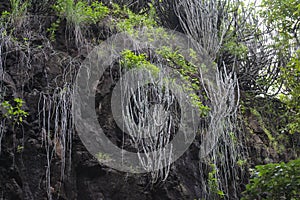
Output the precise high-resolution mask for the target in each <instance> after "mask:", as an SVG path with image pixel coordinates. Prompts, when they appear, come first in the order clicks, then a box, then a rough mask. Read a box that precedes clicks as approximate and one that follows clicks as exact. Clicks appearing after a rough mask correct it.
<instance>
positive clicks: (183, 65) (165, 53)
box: [156, 46, 210, 117]
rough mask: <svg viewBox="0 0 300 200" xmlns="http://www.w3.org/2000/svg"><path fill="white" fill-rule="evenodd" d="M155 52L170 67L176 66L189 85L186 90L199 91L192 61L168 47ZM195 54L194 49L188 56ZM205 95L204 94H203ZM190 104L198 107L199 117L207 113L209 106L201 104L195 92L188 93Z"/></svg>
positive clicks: (195, 70)
mask: <svg viewBox="0 0 300 200" xmlns="http://www.w3.org/2000/svg"><path fill="white" fill-rule="evenodd" d="M156 53H157V54H159V55H161V56H162V57H163V58H164V59H165V60H166V61H167V62H168V65H169V66H170V67H172V68H177V69H178V70H179V72H180V74H181V75H182V77H183V79H184V80H186V81H187V82H188V83H190V84H189V85H185V89H186V90H187V91H199V90H200V89H201V88H200V81H199V80H198V78H197V77H195V75H196V74H197V72H198V71H197V67H196V66H194V65H193V64H192V63H189V62H187V61H186V59H185V58H184V56H183V55H181V54H180V53H178V51H173V50H172V49H171V48H170V47H166V46H164V47H162V48H160V49H158V50H157V51H156ZM194 55H195V52H194V51H192V50H191V51H190V56H191V57H193V56H194ZM204 96H205V95H204ZM190 98H191V102H192V104H193V105H194V106H195V107H197V108H198V110H199V112H200V116H201V117H205V116H207V115H208V113H209V111H210V108H209V107H208V106H206V105H203V103H202V101H201V99H200V97H199V96H198V95H196V94H195V93H191V94H190Z"/></svg>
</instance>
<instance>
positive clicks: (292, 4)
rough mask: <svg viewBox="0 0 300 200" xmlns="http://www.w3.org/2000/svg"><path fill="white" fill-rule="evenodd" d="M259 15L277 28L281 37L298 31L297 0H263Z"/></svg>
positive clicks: (298, 8)
mask: <svg viewBox="0 0 300 200" xmlns="http://www.w3.org/2000/svg"><path fill="white" fill-rule="evenodd" d="M262 7H263V11H262V12H261V15H262V16H263V17H264V18H266V19H267V22H268V23H269V24H270V25H273V26H274V27H276V28H277V30H278V32H279V33H280V35H281V36H282V37H285V38H287V39H288V38H291V37H294V36H295V35H294V34H295V33H296V32H298V31H299V24H298V20H299V18H300V2H299V0H263V1H262Z"/></svg>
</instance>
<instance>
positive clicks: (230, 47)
mask: <svg viewBox="0 0 300 200" xmlns="http://www.w3.org/2000/svg"><path fill="white" fill-rule="evenodd" d="M223 48H224V50H225V51H228V52H229V53H230V54H232V55H234V56H236V57H238V58H245V57H246V56H247V53H248V48H247V46H246V45H244V44H242V43H238V42H236V41H234V40H232V39H231V40H230V41H228V42H226V43H225V44H224V47H223Z"/></svg>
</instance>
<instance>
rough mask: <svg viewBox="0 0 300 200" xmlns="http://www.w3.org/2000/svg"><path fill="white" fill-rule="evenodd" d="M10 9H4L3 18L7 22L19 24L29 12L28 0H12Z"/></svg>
mask: <svg viewBox="0 0 300 200" xmlns="http://www.w3.org/2000/svg"><path fill="white" fill-rule="evenodd" d="M10 6H11V10H10V11H7V10H6V11H3V12H2V14H1V19H2V20H3V19H4V20H5V21H6V22H8V21H10V22H11V23H12V24H14V25H18V24H19V23H20V22H21V21H22V20H23V18H24V16H25V15H26V13H27V8H28V6H29V1H28V0H10Z"/></svg>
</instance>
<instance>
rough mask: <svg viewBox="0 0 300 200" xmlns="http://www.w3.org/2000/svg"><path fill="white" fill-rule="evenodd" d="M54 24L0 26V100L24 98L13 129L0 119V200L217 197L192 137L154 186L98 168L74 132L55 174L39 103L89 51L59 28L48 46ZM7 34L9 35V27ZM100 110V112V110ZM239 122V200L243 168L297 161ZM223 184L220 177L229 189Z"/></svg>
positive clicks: (56, 156)
mask: <svg viewBox="0 0 300 200" xmlns="http://www.w3.org/2000/svg"><path fill="white" fill-rule="evenodd" d="M8 2H9V1H8V0H6V1H4V2H3V1H2V2H1V3H0V13H1V12H2V11H3V10H6V9H7V8H8V7H9V3H8ZM48 2H51V1H48ZM36 7H38V6H36ZM38 8H41V7H38ZM35 12H36V13H40V12H42V11H40V10H37V11H35ZM55 20H56V18H55V17H49V18H43V17H34V16H28V17H26V19H25V20H24V22H23V24H21V25H20V26H19V27H15V29H13V34H14V36H15V38H11V37H9V36H7V35H4V34H3V29H2V27H0V31H1V32H0V48H1V52H2V53H1V52H0V61H1V65H0V67H1V70H2V71H3V72H5V77H6V79H3V78H2V79H0V82H1V94H2V93H3V95H4V99H6V100H11V99H13V98H15V97H20V98H22V99H24V101H25V102H26V104H25V105H24V109H25V110H26V111H28V112H29V116H28V117H27V119H26V120H25V121H24V122H23V123H22V124H21V125H16V124H12V123H10V122H9V121H8V120H6V124H5V126H4V124H3V123H4V121H5V119H1V120H2V124H1V126H2V128H1V130H2V132H1V133H0V134H1V135H0V142H1V151H0V199H1V200H18V199H25V200H27V199H28V200H31V199H38V200H39V199H50V198H52V199H61V200H63V199H65V200H69V199H78V200H87V199H88V200H99V199H105V200H119V199H122V200H123V199H124V200H125V199H128V200H134V199H137V200H139V199H149V200H150V199H153V200H160V199H161V200H165V199H199V198H205V199H218V196H212V195H211V194H210V193H209V191H207V188H208V186H207V184H208V183H207V182H203V179H208V176H209V172H211V171H212V169H211V166H210V165H208V164H207V163H205V162H202V160H200V159H199V156H198V154H199V143H200V142H199V139H197V138H196V140H195V142H194V143H193V144H192V145H191V146H190V148H189V149H188V150H187V151H186V153H185V154H184V155H183V156H181V158H180V159H179V160H177V161H176V162H175V163H173V164H172V166H171V170H170V174H169V176H168V178H167V179H166V180H165V181H158V182H157V183H154V184H152V183H151V180H150V176H149V174H131V173H124V172H120V171H116V170H114V169H111V168H108V167H106V166H105V165H102V164H99V162H98V161H97V160H96V159H95V158H94V157H93V156H92V155H91V154H90V153H89V152H88V151H87V150H86V148H85V146H84V145H83V144H82V142H81V140H80V139H79V137H78V135H77V134H76V131H75V132H72V134H73V135H72V137H71V136H70V137H69V139H70V140H71V143H72V145H67V147H66V155H67V156H66V158H65V167H64V166H63V167H62V165H64V163H63V162H62V156H63V155H64V154H63V151H64V149H62V148H61V147H60V146H59V145H61V144H60V143H59V142H57V140H56V136H55V133H56V130H55V124H54V122H53V119H54V117H53V116H54V115H55V113H52V112H51V111H52V110H51V109H52V108H51V106H53V105H55V99H53V98H52V99H51V98H50V100H49V101H48V102H46V103H43V99H46V98H47V97H48V96H51V95H52V94H54V93H55V92H57V91H58V94H62V93H63V92H64V88H67V87H69V86H68V85H66V84H65V83H67V82H68V81H70V79H71V77H69V74H74V73H75V72H76V70H77V69H78V67H79V65H80V63H81V62H82V61H83V60H84V59H85V57H86V56H87V54H88V52H89V51H90V50H91V49H92V45H91V44H89V45H84V46H82V47H80V48H78V47H76V45H75V43H74V42H73V40H72V38H73V37H74V35H72V32H70V33H69V32H68V30H67V29H66V22H64V21H63V22H61V25H60V27H59V28H58V30H57V35H56V41H53V42H50V41H49V40H48V39H47V38H46V36H47V35H48V34H49V33H48V32H47V28H49V27H50V26H51V23H52V22H54V21H55ZM99 26H100V27H94V31H96V33H94V34H98V33H99V32H100V33H101V34H100V36H99V37H100V39H101V40H104V39H105V38H107V37H108V36H109V35H110V34H111V30H109V31H108V28H107V27H106V26H105V24H102V25H99ZM7 28H8V29H9V30H12V27H7ZM91 34H92V33H91ZM91 37H92V36H91ZM98 39H99V38H98ZM2 74H3V73H2ZM1 76H2V75H1ZM2 77H3V76H2ZM107 88H109V86H107ZM107 88H104V89H103V93H105V94H106V93H109V92H110V89H107ZM58 89H59V90H58ZM51 97H52V96H51ZM53 102H54V104H52V103H53ZM55 106H57V105H55ZM102 106H104V107H107V106H108V105H105V103H104V104H103V105H102ZM49 111H50V112H49ZM43 112H45V113H46V114H45V116H47V117H49V119H51V120H52V122H51V123H49V124H47V123H48V122H47V119H48V118H44V119H45V120H46V122H43V120H42V119H41V118H40V117H41V116H43ZM48 112H49V115H47V113H48ZM59 117H60V116H59ZM241 122H242V124H243V126H244V127H246V128H245V132H246V133H245V135H246V138H244V141H239V142H241V143H243V144H244V145H245V152H248V153H249V157H248V163H246V165H245V166H244V168H243V169H244V171H243V170H240V171H238V172H237V175H238V176H239V182H238V183H236V184H237V186H236V187H238V191H239V193H240V194H239V196H240V195H241V191H242V190H243V189H244V185H245V183H247V178H248V177H249V173H248V171H247V169H248V167H253V166H254V165H256V164H262V163H266V162H270V161H274V162H275V161H279V160H289V159H292V158H294V157H295V156H297V154H296V153H295V152H294V153H293V154H291V153H290V152H291V149H292V148H286V149H282V150H281V152H279V153H278V151H276V150H275V148H273V147H274V146H272V145H271V144H270V143H269V141H268V140H267V139H266V138H267V137H266V135H265V134H264V129H263V128H262V127H261V124H259V123H258V119H257V117H255V116H254V115H251V114H249V113H248V114H245V117H244V118H243V119H242V120H241ZM43 123H45V124H46V127H49V132H48V134H49V140H47V142H46V141H45V137H44V136H43V134H44V131H46V130H44V128H43ZM110 130H111V135H117V133H118V131H119V130H118V129H117V128H115V127H110ZM54 132H55V133H54ZM47 137H48V136H46V138H47ZM293 137H295V138H288V139H287V140H289V141H287V143H289V144H291V141H292V144H293V145H294V146H295V145H296V146H297V145H299V144H300V142H299V139H298V140H297V136H293ZM1 138H2V141H1ZM113 139H115V140H117V138H112V140H113ZM46 143H48V147H49V149H48V152H47V145H46ZM54 144H56V145H54ZM49 152H50V153H49ZM268 159H269V160H268ZM270 159H271V160H270ZM50 161H51V162H50ZM48 162H49V163H48ZM231 164H232V165H235V163H231ZM62 169H63V170H64V172H63V173H62ZM225 176H226V175H225ZM230 178H231V177H230V176H229V175H228V179H229V182H230ZM231 189H233V188H231ZM235 189H236V188H235ZM227 195H228V196H226V198H227V199H238V197H236V196H235V197H234V196H230V195H231V194H230V193H229V194H227Z"/></svg>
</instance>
